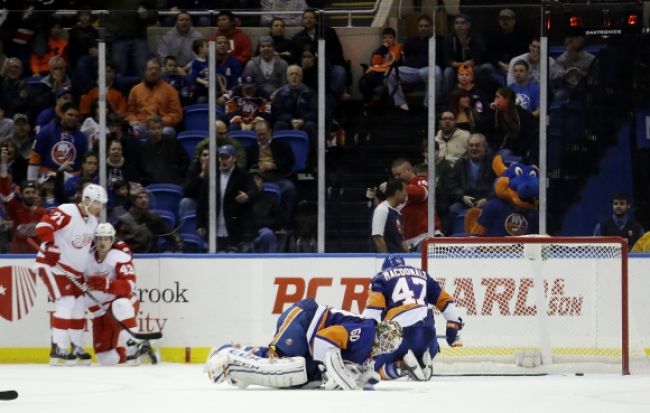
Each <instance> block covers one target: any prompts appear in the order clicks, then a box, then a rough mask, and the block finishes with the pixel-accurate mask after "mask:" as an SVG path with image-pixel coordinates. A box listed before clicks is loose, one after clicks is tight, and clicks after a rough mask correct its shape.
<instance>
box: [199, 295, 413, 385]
mask: <svg viewBox="0 0 650 413" xmlns="http://www.w3.org/2000/svg"><path fill="white" fill-rule="evenodd" d="M401 342H402V328H401V327H400V326H399V324H398V323H396V322H394V321H382V322H380V323H377V322H376V321H375V320H371V319H363V318H360V317H359V316H357V315H354V314H352V313H350V312H347V311H343V310H336V309H333V308H331V307H327V306H323V305H319V304H317V303H316V302H315V301H314V300H312V299H306V300H302V301H299V302H297V303H295V304H294V305H292V306H291V307H289V308H288V309H287V310H286V311H284V312H283V313H282V314H281V315H280V318H279V319H278V324H277V330H276V334H275V336H274V337H273V340H272V341H271V343H270V344H269V345H268V346H266V347H257V348H244V349H240V348H236V347H233V346H231V345H225V346H221V347H219V348H213V349H212V351H211V352H210V354H209V355H208V359H207V361H206V363H205V369H204V371H205V372H206V373H207V374H208V377H209V378H210V380H211V381H212V382H213V383H222V382H224V381H228V382H229V383H230V384H233V385H237V386H239V387H242V388H245V387H246V386H248V385H259V386H265V387H274V388H318V387H324V388H325V389H328V390H335V389H342V390H357V389H363V388H368V387H371V386H372V385H374V384H375V383H376V382H378V381H379V379H380V378H379V375H378V374H377V373H375V371H374V368H373V359H374V357H376V356H378V355H380V354H384V353H390V352H393V351H395V350H396V349H397V348H398V347H399V346H400V344H401Z"/></svg>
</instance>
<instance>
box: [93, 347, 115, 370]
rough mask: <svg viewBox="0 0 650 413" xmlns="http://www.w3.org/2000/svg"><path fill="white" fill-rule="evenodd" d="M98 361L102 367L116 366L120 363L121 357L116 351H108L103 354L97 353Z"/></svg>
mask: <svg viewBox="0 0 650 413" xmlns="http://www.w3.org/2000/svg"><path fill="white" fill-rule="evenodd" d="M95 356H96V357H97V361H99V364H101V365H102V366H114V365H116V364H118V363H119V362H120V355H119V354H118V353H117V351H115V350H108V351H104V352H102V353H95Z"/></svg>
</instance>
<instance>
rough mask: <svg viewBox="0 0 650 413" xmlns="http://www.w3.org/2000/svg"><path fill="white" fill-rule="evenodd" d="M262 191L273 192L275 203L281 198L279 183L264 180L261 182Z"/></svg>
mask: <svg viewBox="0 0 650 413" xmlns="http://www.w3.org/2000/svg"><path fill="white" fill-rule="evenodd" d="M262 191H264V192H269V193H271V194H273V195H274V196H275V198H276V200H277V203H278V204H279V203H280V200H281V199H282V192H281V191H280V185H278V184H274V183H272V182H264V183H263V184H262Z"/></svg>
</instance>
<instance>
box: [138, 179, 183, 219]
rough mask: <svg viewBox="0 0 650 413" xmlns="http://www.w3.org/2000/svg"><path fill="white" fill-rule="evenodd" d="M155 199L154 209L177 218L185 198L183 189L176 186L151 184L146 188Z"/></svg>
mask: <svg viewBox="0 0 650 413" xmlns="http://www.w3.org/2000/svg"><path fill="white" fill-rule="evenodd" d="M145 189H146V190H147V192H149V194H150V198H151V197H153V198H154V202H153V208H155V209H164V210H166V211H169V212H171V213H172V214H174V216H176V215H177V214H178V204H179V203H180V202H181V198H182V197H183V188H181V187H180V186H179V185H174V184H151V185H148V186H146V187H145Z"/></svg>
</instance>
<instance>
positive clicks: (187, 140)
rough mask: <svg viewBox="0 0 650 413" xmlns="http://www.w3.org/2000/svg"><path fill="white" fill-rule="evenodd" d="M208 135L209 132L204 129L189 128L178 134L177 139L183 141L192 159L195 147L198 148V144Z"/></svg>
mask: <svg viewBox="0 0 650 413" xmlns="http://www.w3.org/2000/svg"><path fill="white" fill-rule="evenodd" d="M207 137H208V133H207V132H206V131H203V130H188V131H185V132H180V133H179V134H178V135H176V139H178V140H179V141H180V142H181V145H183V148H185V151H186V152H187V154H188V155H189V156H190V159H192V158H194V148H196V144H197V143H199V142H201V141H202V140H203V139H205V138H207Z"/></svg>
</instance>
